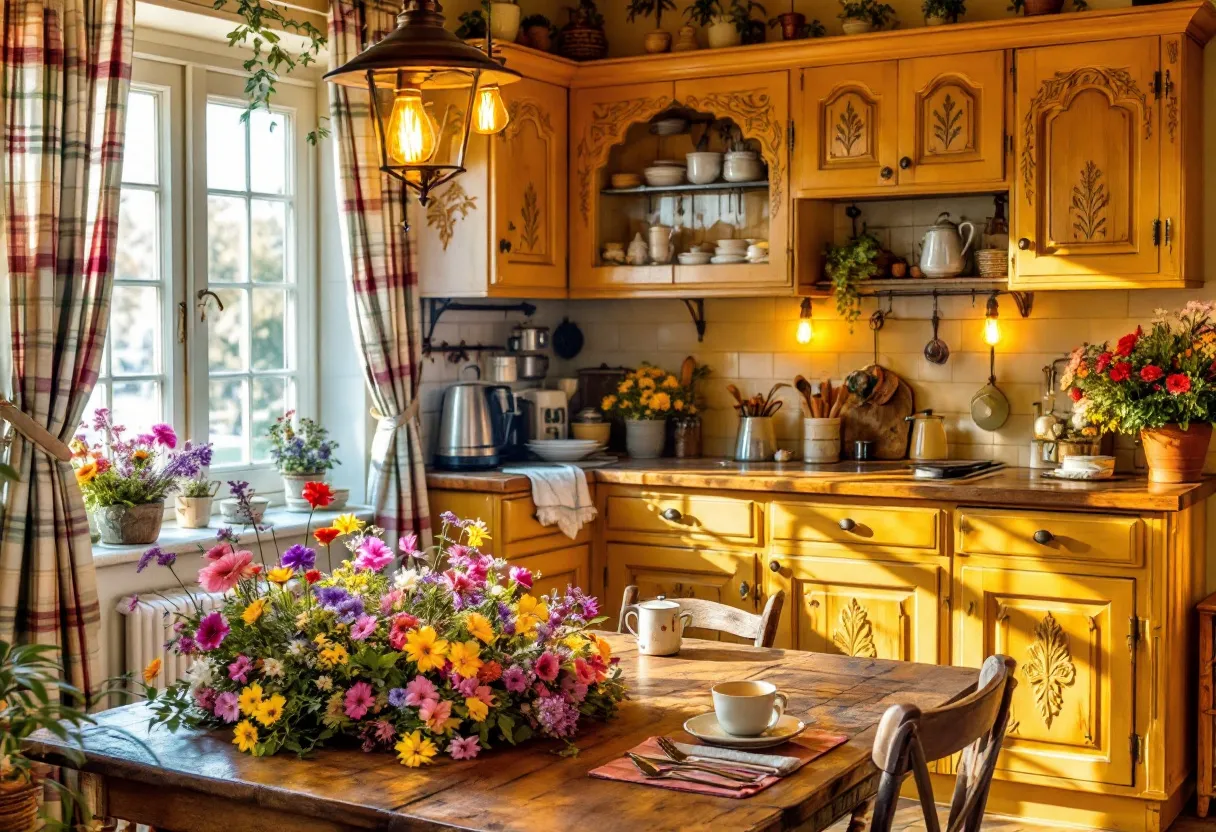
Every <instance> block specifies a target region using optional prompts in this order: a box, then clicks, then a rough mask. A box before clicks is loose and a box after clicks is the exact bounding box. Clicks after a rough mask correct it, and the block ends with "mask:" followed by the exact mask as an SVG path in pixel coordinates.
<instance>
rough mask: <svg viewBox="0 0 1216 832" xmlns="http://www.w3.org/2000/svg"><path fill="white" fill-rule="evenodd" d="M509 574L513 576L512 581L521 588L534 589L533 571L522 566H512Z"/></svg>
mask: <svg viewBox="0 0 1216 832" xmlns="http://www.w3.org/2000/svg"><path fill="white" fill-rule="evenodd" d="M507 574H508V575H510V576H511V580H513V581H515V583H517V584H519V585H520V586H523V587H527V588H528V589H531V588H532V573H531V571H529V570H527V569H524V568H523V567H522V566H512V567H511V569H510V571H509V572H508V573H507Z"/></svg>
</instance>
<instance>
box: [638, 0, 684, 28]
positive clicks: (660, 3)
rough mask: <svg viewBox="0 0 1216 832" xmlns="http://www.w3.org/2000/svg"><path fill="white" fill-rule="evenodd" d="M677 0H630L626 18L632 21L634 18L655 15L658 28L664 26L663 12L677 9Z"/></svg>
mask: <svg viewBox="0 0 1216 832" xmlns="http://www.w3.org/2000/svg"><path fill="white" fill-rule="evenodd" d="M675 8H676V0H629V6H628V9H629V14H628V15H627V16H626V19H627V20H628V21H629V22H630V23H632V22H633V21H634V18H636V17H638V16H639V15H641V16H642V17H650V16H652V15H653V16H654V25H655V28H656V29H661V28H663V23H662V21H663V12H670V11H675Z"/></svg>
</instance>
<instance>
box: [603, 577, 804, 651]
mask: <svg viewBox="0 0 1216 832" xmlns="http://www.w3.org/2000/svg"><path fill="white" fill-rule="evenodd" d="M668 600H670V601H675V602H676V603H677V604H679V605H680V612H681V613H688V614H689V616H690V620H689V623H688V626H689V627H696V628H698V629H702V630H713V631H715V632H719V633H728V634H730V635H732V636H738V637H739V638H746V639H750V640H751V642H752V644H753V645H755V646H756V647H772V646H773V642H774V641H775V640H776V638H777V623H778V621H779V619H780V617H781V607H782V605H783V604H784V603H785V592H784V590H778V591H777V592H775V593H773V594H772V595H770V596H769V597H768V601H766V602H765V605H764V610H763V611H762V612H761V613H760V614H759V615H757V614H755V613H751V612H747V611H745V610H741V609H738V608H737V607H732V606H729V605H727V604H720V603H718V602H717V601H707V600H705V599H703V598H670V599H668ZM637 603H638V588H637V587H636V586H627V587H625V593H624V595H623V597H622V599H621V613H620V618H619V619H618V620H617V632H618V633H624V632H628V631H627V630H626V629H625V613H626V612H628V611H629V610H630V608H632V607H634V606H636V605H637Z"/></svg>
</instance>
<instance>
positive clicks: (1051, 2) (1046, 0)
mask: <svg viewBox="0 0 1216 832" xmlns="http://www.w3.org/2000/svg"><path fill="white" fill-rule="evenodd" d="M1063 8H1064V0H1025V3H1024V5H1023V6H1022V14H1024V15H1026V16H1027V17H1034V16H1035V15H1037V14H1059V13H1060V10H1061V9H1063Z"/></svg>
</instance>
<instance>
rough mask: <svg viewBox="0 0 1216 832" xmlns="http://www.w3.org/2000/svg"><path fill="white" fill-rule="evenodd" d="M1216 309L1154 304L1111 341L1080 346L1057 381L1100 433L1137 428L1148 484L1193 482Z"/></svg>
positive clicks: (1213, 412) (1207, 435) (1214, 389)
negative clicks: (1143, 320) (1146, 316)
mask: <svg viewBox="0 0 1216 832" xmlns="http://www.w3.org/2000/svg"><path fill="white" fill-rule="evenodd" d="M1214 311H1216V307H1214V306H1213V305H1212V304H1210V303H1204V302H1202V301H1195V300H1193V301H1191V302H1189V303H1188V304H1187V305H1186V306H1184V307H1183V308H1182V309H1180V310H1178V311H1177V312H1175V313H1173V314H1168V313H1167V312H1166V311H1165V310H1164V309H1159V310H1157V312H1156V316H1155V317H1154V319H1153V323H1152V325H1151V327H1150V328H1149V330H1148V331H1147V332H1146V331H1145V330H1143V329H1142V328H1141V327H1136V331H1135V332H1130V333H1128V334H1127V335H1124V336H1123V337H1122V338H1120V339H1119V340H1118V341H1117V342H1116V343H1115V344H1114V346H1111V345H1110V343H1109V342H1106V343H1101V344H1083V345H1082V346H1080V347H1078V348H1077V349H1076V350H1074V351H1073V353H1072V356H1071V360H1070V361H1069V364H1068V369H1067V371H1066V372H1065V373H1064V376H1063V378H1062V379H1061V384H1060V386H1061V389H1063V390H1067V391H1068V392H1069V395H1070V396H1071V397H1072V399H1073V401H1074V402H1076V406H1077V408H1078V409H1080V410H1082V411H1083V412H1084V413H1085V418H1086V419H1087V420H1088V421H1089V422H1090V423H1091V424H1094V425H1097V426H1099V427H1100V428H1102V429H1105V430H1112V431H1119V432H1120V433H1130V434H1135V433H1139V435H1140V441H1141V443H1142V444H1143V446H1144V456H1145V458H1146V459H1147V461H1148V467H1149V480H1150V481H1152V482H1198V481H1199V479H1200V478H1201V477H1202V475H1203V463H1204V459H1205V458H1206V456H1207V450H1208V444H1209V443H1210V441H1211V438H1212V424H1211V423H1212V420H1213V418H1216V366H1214V364H1213V361H1214V359H1216V323H1213V321H1212V315H1213V312H1214Z"/></svg>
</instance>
